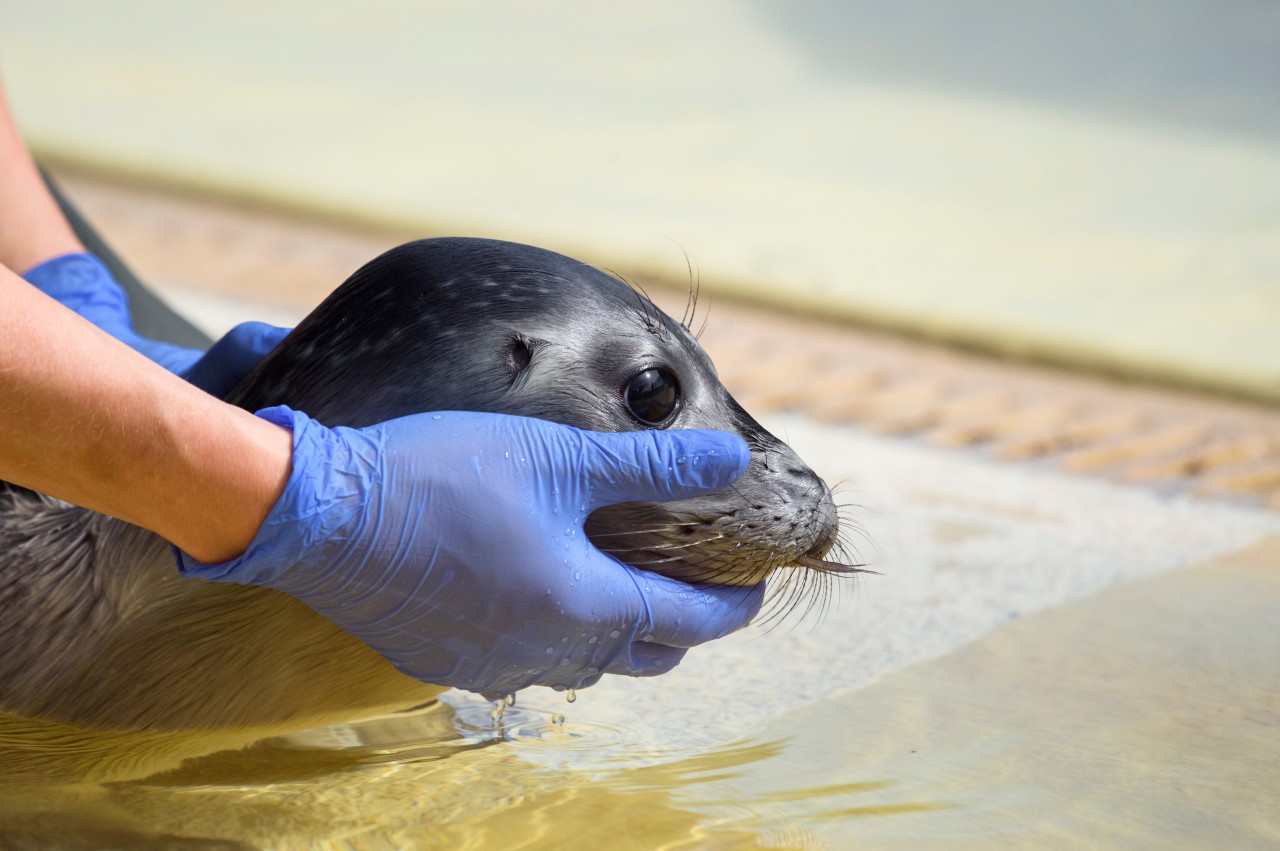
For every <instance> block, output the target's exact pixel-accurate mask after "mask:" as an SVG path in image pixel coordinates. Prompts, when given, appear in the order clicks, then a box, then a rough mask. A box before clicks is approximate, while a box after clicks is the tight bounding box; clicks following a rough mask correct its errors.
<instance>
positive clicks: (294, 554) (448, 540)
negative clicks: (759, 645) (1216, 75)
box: [176, 407, 763, 698]
mask: <svg viewBox="0 0 1280 851" xmlns="http://www.w3.org/2000/svg"><path fill="white" fill-rule="evenodd" d="M258 416H260V417H262V418H264V419H267V420H269V421H271V422H274V423H277V424H279V425H282V426H286V427H290V428H292V429H293V447H294V448H293V471H292V473H291V475H290V477H289V481H288V484H287V485H286V486H285V490H284V493H283V495H282V496H281V497H280V499H279V501H278V502H277V503H276V505H275V506H274V507H273V508H272V510H271V512H270V514H269V515H268V516H267V518H266V520H265V521H264V522H263V524H262V527H261V529H260V530H259V532H258V535H257V537H256V538H255V539H254V540H253V543H252V544H250V546H249V548H248V549H247V550H246V551H245V553H244V554H243V555H241V556H240V557H239V558H236V559H233V560H231V561H228V562H225V563H223V564H201V563H199V562H197V561H195V560H194V559H192V558H191V557H190V556H188V555H186V554H185V553H181V552H176V555H177V558H178V566H179V569H180V570H181V571H182V572H183V573H184V574H185V575H187V576H199V577H203V578H206V579H214V580H222V581H230V582H243V583H250V584H254V585H264V586H267V587H270V588H275V589H278V590H280V591H285V592H287V593H289V594H292V595H293V596H295V597H297V598H299V599H301V600H302V601H304V602H306V603H307V604H308V605H309V606H311V607H312V608H313V609H315V610H316V611H317V612H319V613H320V614H322V615H324V616H325V617H327V618H329V619H330V620H331V621H333V622H334V623H336V624H337V625H339V626H341V627H342V628H343V629H345V630H347V631H348V632H350V633H351V634H352V635H355V636H356V637H358V638H360V639H362V640H363V641H364V642H365V643H367V644H369V645H370V646H371V647H373V648H374V649H375V650H377V651H378V652H379V653H381V654H382V655H383V656H384V657H386V658H387V659H388V660H390V661H391V663H392V664H393V665H395V666H396V667H397V668H398V669H399V670H400V671H402V672H403V673H405V674H408V675H409V676H412V677H416V678H418V679H420V680H424V681H427V682H432V683H438V684H441V685H448V686H456V687H459V688H464V689H470V690H472V691H478V692H480V693H482V694H484V695H485V696H487V697H490V698H493V697H497V696H501V695H503V694H510V693H513V692H515V691H516V690H518V689H521V688H524V687H526V686H530V685H535V684H537V685H545V686H553V687H563V688H582V687H583V686H587V685H590V684H592V683H594V682H596V681H597V680H598V679H599V678H600V676H601V675H602V674H603V673H614V674H627V675H631V676H648V675H653V674H660V673H662V672H664V671H667V670H670V669H671V668H672V667H674V666H675V665H676V664H677V663H678V662H679V661H680V659H681V658H682V657H683V656H684V653H685V651H686V649H687V648H689V647H692V646H693V645H696V644H700V643H702V642H704V641H708V640H710V639H713V638H717V637H719V636H722V635H724V634H726V633H729V632H732V631H734V630H736V629H738V628H740V627H742V626H744V625H745V624H746V623H747V622H748V621H749V620H750V619H751V617H753V616H754V615H755V613H756V612H757V611H758V609H759V606H760V601H761V597H762V594H763V585H761V586H758V587H756V588H717V587H710V586H695V585H688V584H685V583H683V582H679V581H676V580H673V579H667V578H665V577H662V576H659V575H657V574H654V573H648V572H645V571H642V570H638V569H636V568H633V567H629V566H626V565H623V564H621V563H620V562H618V561H617V560H615V559H613V558H612V557H610V556H607V555H605V554H603V553H602V552H600V551H599V550H597V549H596V548H595V547H594V546H592V545H591V543H590V542H589V541H587V540H586V537H585V535H584V533H583V521H585V520H586V518H587V515H588V514H590V513H591V512H592V511H593V510H595V509H596V508H599V507H601V506H604V505H609V504H611V503H616V502H625V501H635V500H643V501H657V500H672V499H680V498H684V497H690V496H695V495H698V494H702V493H706V492H709V491H713V490H718V489H720V488H722V487H725V486H726V485H728V484H730V483H731V482H732V481H733V480H734V479H736V478H737V477H738V476H740V475H741V474H742V472H743V471H744V470H745V469H746V467H747V462H748V460H749V454H748V451H747V448H746V446H745V444H744V443H743V442H742V441H741V440H740V439H739V438H737V437H736V436H733V435H729V434H724V433H721V432H711V431H684V432H680V431H672V432H660V431H640V432H626V433H600V432H589V431H580V430H578V429H575V428H571V427H569V426H562V425H557V424H555V423H551V422H546V421H543V420H536V419H529V418H525V417H512V416H504V415H499V414H478V413H467V412H444V413H437V414H418V415H415V416H410V417H405V418H403V419H397V420H391V421H389V422H386V423H381V424H379V425H375V426H371V427H368V428H363V429H349V428H334V429H330V428H327V427H325V426H323V425H320V424H319V423H317V422H316V421H314V420H312V419H310V418H309V417H307V416H306V415H305V414H301V413H298V412H296V411H291V410H290V409H288V408H284V407H277V408H268V409H266V410H263V411H259V412H258Z"/></svg>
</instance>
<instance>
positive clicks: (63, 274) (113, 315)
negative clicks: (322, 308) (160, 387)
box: [22, 253, 289, 397]
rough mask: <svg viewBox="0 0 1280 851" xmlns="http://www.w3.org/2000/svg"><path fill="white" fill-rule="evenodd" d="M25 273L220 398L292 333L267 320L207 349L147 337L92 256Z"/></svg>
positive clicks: (65, 259)
mask: <svg viewBox="0 0 1280 851" xmlns="http://www.w3.org/2000/svg"><path fill="white" fill-rule="evenodd" d="M22 277H24V278H25V279H26V280H27V281H28V282H29V283H31V284H34V285H35V287H36V288H37V289H38V290H40V291H41V292H43V293H44V294H45V295H48V296H50V297H52V298H53V299H55V300H57V301H58V302H60V303H61V304H62V305H63V306H64V307H69V308H71V309H72V310H74V311H75V312H76V313H78V314H80V315H81V316H83V317H84V318H85V319H88V320H89V321H90V322H92V323H93V324H94V325H96V326H98V327H99V328H101V329H102V330H103V331H106V332H107V333H108V334H110V335H111V336H113V337H115V338H116V339H117V340H119V341H120V342H122V343H124V344H125V345H127V346H129V347H130V348H132V349H134V350H135V351H137V352H139V353H141V354H143V355H146V356H147V357H148V358H150V359H151V360H153V361H155V362H156V363H158V364H160V365H161V366H163V367H164V368H165V369H167V370H169V371H170V372H173V373H176V374H178V375H180V376H182V377H183V378H185V379H186V380H187V381H190V382H191V383H192V384H194V385H196V386H197V387H199V388H200V389H201V390H204V391H205V392H207V393H211V394H213V395H214V396H218V397H222V396H225V395H226V394H227V393H229V392H231V390H232V389H233V388H234V387H235V386H236V385H237V384H239V383H240V380H241V379H242V378H244V377H245V376H246V375H248V374H249V373H250V372H252V371H253V368H254V367H255V366H257V365H258V362H259V361H261V360H262V359H263V358H264V357H266V356H267V353H268V352H270V351H271V350H272V349H273V348H275V346H276V344H277V343H279V342H280V341H281V340H282V339H284V336H285V335H286V334H288V333H289V329H288V328H277V327H276V326H274V325H268V324H266V323H265V322H244V323H241V324H240V325H237V326H236V327H234V328H232V329H231V330H230V331H228V332H227V334H226V336H224V337H223V338H222V339H221V340H219V341H218V342H216V343H214V344H213V346H211V347H210V349H209V351H207V352H200V351H197V350H195V349H186V348H183V347H182V346H175V345H173V344H172V343H162V342H160V341H158V340H149V339H147V338H146V337H141V336H139V335H138V333H137V332H136V331H134V330H133V322H132V320H131V319H130V314H129V297H128V294H126V293H125V291H124V287H122V286H120V284H119V283H118V282H117V281H116V279H115V278H114V277H112V275H111V272H110V270H108V269H107V267H106V266H105V265H103V263H102V261H101V260H99V259H98V258H97V257H94V256H93V255H92V254H87V253H79V254H63V255H61V256H59V257H54V258H52V259H50V260H46V261H45V262H43V263H41V264H39V265H37V266H34V267H32V268H31V269H28V270H27V271H26V273H25V274H23V276H22Z"/></svg>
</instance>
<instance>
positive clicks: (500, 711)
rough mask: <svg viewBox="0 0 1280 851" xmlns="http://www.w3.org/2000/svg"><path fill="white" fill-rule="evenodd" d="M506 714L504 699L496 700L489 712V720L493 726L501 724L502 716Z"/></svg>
mask: <svg viewBox="0 0 1280 851" xmlns="http://www.w3.org/2000/svg"><path fill="white" fill-rule="evenodd" d="M506 714H507V704H506V702H505V701H501V700H499V701H497V702H496V703H494V704H493V711H492V712H490V713H489V720H490V721H492V722H493V726H495V727H499V726H501V725H502V716H504V715H506Z"/></svg>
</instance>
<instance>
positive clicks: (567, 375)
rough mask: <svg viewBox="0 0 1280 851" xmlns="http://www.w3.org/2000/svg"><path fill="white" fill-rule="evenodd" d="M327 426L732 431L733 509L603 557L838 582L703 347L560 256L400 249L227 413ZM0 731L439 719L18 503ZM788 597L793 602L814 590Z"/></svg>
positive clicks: (220, 591) (306, 326)
mask: <svg viewBox="0 0 1280 851" xmlns="http://www.w3.org/2000/svg"><path fill="white" fill-rule="evenodd" d="M228 401H230V402H232V403H234V404H237V405H240V406H242V407H244V408H247V409H249V410H257V409H260V408H263V407H267V406H270V405H277V404H285V405H289V406H291V407H293V408H296V409H299V410H304V411H306V412H307V413H308V414H309V415H310V416H312V417H314V418H315V419H317V420H319V421H320V422H323V423H325V424H326V425H329V426H338V425H346V426H354V427H360V426H365V425H370V424H373V423H376V422H380V421H383V420H387V419H391V418H394V417H400V416H405V415H408V414H413V413H420V412H425V411H435V410H469V411H481V412H491V413H502V414H515V415H521V416H531V417H540V418H543V419H548V420H554V421H556V422H560V423H564V424H567V425H572V426H576V427H578V428H583V429H592V430H599V431H627V430H638V429H683V428H698V429H708V428H710V429H721V430H725V431H731V432H734V433H736V434H738V435H740V436H741V437H742V438H743V439H744V440H745V441H746V442H747V444H748V446H749V447H750V450H751V462H750V465H749V467H748V470H747V472H746V473H745V474H744V475H743V477H742V478H741V479H740V480H739V481H738V482H737V483H735V485H734V486H733V487H731V488H727V489H725V490H723V491H721V492H718V493H715V494H711V495H707V496H702V497H698V498H695V499H688V500H682V501H679V502H671V503H652V504H651V503H627V504H622V505H617V506H611V507H608V508H604V509H601V510H599V511H597V512H595V513H594V514H592V515H591V517H590V518H589V519H588V522H587V527H586V528H587V534H588V536H589V537H590V538H591V540H592V541H593V542H594V543H595V544H596V545H597V546H598V547H599V548H600V549H602V550H603V551H605V552H607V553H610V554H612V555H614V556H615V557H617V558H618V559H619V560H621V561H624V562H626V563H629V564H633V565H636V566H637V567H641V568H644V569H647V570H653V571H656V572H659V573H663V574H666V575H668V576H673V577H676V578H679V579H683V580H686V581H693V582H707V583H718V584H731V585H746V584H755V583H757V582H759V581H760V580H762V579H764V578H766V577H768V576H769V575H771V574H773V573H774V572H775V571H779V570H786V571H788V572H789V573H790V574H791V575H802V576H805V577H809V576H821V577H826V576H831V575H837V574H843V573H850V572H856V571H857V567H856V566H851V565H844V564H841V563H839V562H836V561H829V560H827V555H828V554H829V552H830V551H831V550H832V548H833V546H835V544H836V542H837V540H838V537H839V526H838V520H837V512H836V509H835V506H834V503H833V501H832V497H831V491H830V489H829V488H828V487H827V485H826V484H825V483H824V482H823V481H822V479H821V478H819V477H818V476H817V475H816V474H815V473H814V472H813V471H812V470H810V469H809V467H807V466H806V465H805V464H804V463H803V462H802V461H801V460H800V459H799V458H798V457H797V456H796V454H795V453H794V452H793V451H792V450H791V448H790V447H788V446H787V445H786V444H785V443H783V442H782V441H780V440H778V439H777V438H776V437H774V436H773V435H771V434H769V433H768V432H767V431H765V430H764V429H763V428H762V427H761V426H760V425H759V424H758V423H756V421H755V420H754V419H752V418H751V416H750V415H749V414H747V412H746V411H744V410H743V409H742V407H741V406H740V405H738V404H737V402H736V401H734V399H733V397H732V396H731V395H730V394H729V393H728V391H727V390H725V388H724V387H723V385H721V383H720V381H719V380H718V379H717V377H716V372H715V368H714V367H713V366H712V364H711V361H710V359H709V358H708V357H707V355H706V353H705V352H704V351H703V350H702V348H701V347H700V346H699V345H698V343H697V340H696V339H695V337H694V335H693V333H692V332H691V331H690V329H689V328H688V327H687V326H686V325H685V324H683V323H680V322H676V321H675V320H674V319H672V318H671V317H669V316H667V315H666V314H665V313H663V312H662V311H660V310H659V309H658V308H657V307H655V306H654V305H653V303H652V302H651V301H650V300H649V299H648V298H647V297H645V296H644V295H643V293H641V292H639V291H638V290H637V289H635V288H633V287H632V286H630V285H628V284H626V283H625V282H623V281H622V280H620V279H618V278H616V277H613V276H611V275H609V274H606V273H604V272H602V271H600V270H598V269H596V268H594V267H591V266H588V265H586V264H583V263H580V262H578V261H576V260H572V259H570V258H568V257H564V256H562V255H560V254H556V253H554V252H550V251H546V250H543V249H539V248H534V247H531V246H526V245H518V244H515V243H509V242H498V241H493V240H482V239H464V238H447V239H431V240H420V241H417V242H411V243H408V244H406V245H403V246H400V247H399V248H396V249H393V250H391V251H389V252H387V253H386V254H383V255H381V256H380V257H378V258H376V259H374V260H372V261H370V262H369V263H367V264H366V265H365V266H363V267H362V268H361V269H359V270H358V271H357V272H356V273H355V274H353V275H352V276H351V277H350V278H349V279H348V280H347V281H346V282H345V283H344V284H342V286H340V287H339V288H338V289H337V290H336V291H334V293H333V294H332V295H331V296H330V297H329V298H327V299H326V300H325V301H324V302H323V303H322V304H321V305H320V306H319V307H318V308H316V310H315V311H313V312H312V313H311V314H310V315H309V316H307V317H306V318H305V319H304V320H303V321H302V322H301V323H300V324H299V325H298V327H297V328H296V329H295V330H294V331H293V332H292V333H291V334H289V336H288V337H286V339H285V340H284V341H283V342H282V343H281V345H280V346H278V347H277V348H276V349H275V350H274V351H273V352H272V353H271V354H270V355H268V356H267V358H266V359H264V360H263V362H262V363H261V364H260V365H259V366H258V368H257V369H256V370H255V371H254V372H253V373H252V374H251V375H250V376H249V377H247V378H246V379H245V381H244V382H242V383H241V385H240V386H239V387H237V388H236V389H235V390H234V391H233V392H232V393H231V394H230V396H229V397H228ZM0 558H3V563H0V612H3V613H4V618H3V620H0V646H3V647H4V648H5V651H4V654H3V655H2V656H0V709H4V710H8V711H11V712H18V713H22V714H23V715H27V716H32V717H39V718H48V719H53V720H56V721H62V722H70V723H74V724H79V725H85V726H92V727H96V728H123V729H151V730H165V729H172V730H179V729H192V728H217V727H227V726H237V727H241V728H245V727H274V728H278V727H279V725H282V724H283V725H287V726H290V727H292V728H294V729H302V728H304V727H310V726H316V725H317V724H324V723H335V722H336V721H342V720H351V719H353V718H356V717H364V716H366V715H369V714H376V713H381V712H386V711H389V710H392V709H398V708H404V707H406V706H411V705H414V704H416V703H422V702H424V701H426V700H429V699H431V698H432V697H433V696H434V695H435V694H436V693H438V692H439V691H440V689H439V688H436V687H433V686H428V685H424V684H422V683H419V682H416V681H414V680H411V679H410V678H408V677H405V676H404V675H401V674H399V673H398V672H397V671H395V670H394V668H392V667H391V666H390V664H388V663H386V662H385V661H384V660H382V658H381V657H380V656H378V655H377V654H376V653H374V652H373V651H372V650H370V649H368V648H367V647H365V646H364V645H363V644H361V643H360V642H358V641H356V640H355V639H354V638H352V637H351V636H349V635H347V634H346V633H345V632H343V631H341V630H340V629H338V628H337V627H334V626H333V625H331V624H329V623H328V621H325V620H324V619H323V618H321V617H320V616H319V615H316V614H315V613H314V612H312V611H311V610H310V609H309V608H307V607H306V606H305V605H303V604H302V603H300V602H298V601H296V600H293V599H292V598H290V597H288V596H287V595H283V594H280V593H277V592H274V591H270V590H267V589H260V588H254V587H248V586H238V585H228V584H219V583H210V582H203V581H199V580H183V579H179V577H178V575H177V572H176V571H175V570H174V569H173V565H172V560H171V557H170V555H169V552H168V546H167V545H166V544H165V543H164V542H163V541H161V540H160V539H159V538H157V537H156V536H155V535H152V534H150V533H148V532H146V531H144V530H141V529H138V528H136V527H132V526H129V525H127V524H125V523H122V522H120V521H117V520H114V519H112V518H108V517H105V516H102V515H98V514H95V513H93V512H91V511H87V510H85V509H80V508H76V507H73V506H68V505H66V504H65V503H60V502H57V501H55V500H51V499H49V498H47V497H44V496H41V495H38V494H34V493H31V492H29V491H23V490H20V489H16V488H9V489H8V490H7V491H5V492H4V493H3V495H2V496H0ZM800 587H805V586H804V585H803V584H802V585H801V586H800Z"/></svg>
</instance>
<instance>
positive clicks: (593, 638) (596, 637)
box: [587, 635, 600, 644]
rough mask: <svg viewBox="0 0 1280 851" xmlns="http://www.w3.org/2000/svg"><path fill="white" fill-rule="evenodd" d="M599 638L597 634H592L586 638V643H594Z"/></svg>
mask: <svg viewBox="0 0 1280 851" xmlns="http://www.w3.org/2000/svg"><path fill="white" fill-rule="evenodd" d="M599 640H600V636H598V635H593V636H591V637H590V638H588V639H587V643H588V644H595V643H596V642H597V641H599Z"/></svg>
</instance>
